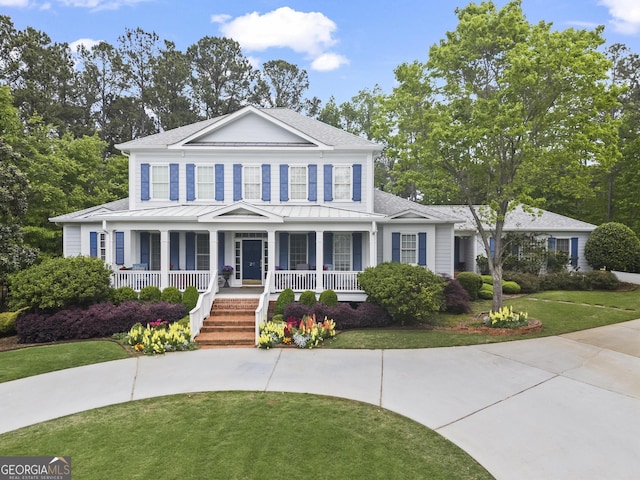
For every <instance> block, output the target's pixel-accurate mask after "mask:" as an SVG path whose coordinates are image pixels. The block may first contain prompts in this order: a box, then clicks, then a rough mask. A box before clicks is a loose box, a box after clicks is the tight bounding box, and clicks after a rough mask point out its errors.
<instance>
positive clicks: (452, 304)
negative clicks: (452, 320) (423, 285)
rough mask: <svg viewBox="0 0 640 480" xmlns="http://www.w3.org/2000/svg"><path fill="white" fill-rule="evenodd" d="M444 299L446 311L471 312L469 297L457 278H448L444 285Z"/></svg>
mask: <svg viewBox="0 0 640 480" xmlns="http://www.w3.org/2000/svg"><path fill="white" fill-rule="evenodd" d="M444 300H445V305H446V308H447V312H451V313H471V312H472V309H471V303H470V301H471V297H470V296H469V292H467V290H466V289H465V288H464V287H463V286H462V285H461V284H460V282H459V281H458V280H454V279H452V280H448V281H447V284H446V285H445V287H444Z"/></svg>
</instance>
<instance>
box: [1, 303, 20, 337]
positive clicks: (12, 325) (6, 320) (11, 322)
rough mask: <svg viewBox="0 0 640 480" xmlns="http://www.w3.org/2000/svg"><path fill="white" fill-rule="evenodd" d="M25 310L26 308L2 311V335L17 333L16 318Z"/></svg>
mask: <svg viewBox="0 0 640 480" xmlns="http://www.w3.org/2000/svg"><path fill="white" fill-rule="evenodd" d="M23 311H24V309H23V310H18V311H17V312H2V313H0V337H6V336H9V335H13V334H14V333H16V319H17V318H18V315H19V314H20V313H21V312H23Z"/></svg>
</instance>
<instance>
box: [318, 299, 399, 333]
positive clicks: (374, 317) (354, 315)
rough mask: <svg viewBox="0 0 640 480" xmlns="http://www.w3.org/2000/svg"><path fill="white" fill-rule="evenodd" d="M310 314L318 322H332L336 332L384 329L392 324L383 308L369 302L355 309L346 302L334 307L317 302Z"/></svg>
mask: <svg viewBox="0 0 640 480" xmlns="http://www.w3.org/2000/svg"><path fill="white" fill-rule="evenodd" d="M311 313H312V314H315V316H316V318H317V319H319V320H324V319H325V318H328V319H331V320H333V321H334V322H335V324H336V329H338V330H348V329H353V328H375V327H386V326H389V325H391V323H392V320H391V316H390V315H389V313H388V312H387V311H386V310H385V309H384V308H383V307H381V306H380V305H375V304H373V303H369V302H363V303H360V304H359V305H358V306H357V308H353V307H352V306H351V305H350V304H349V303H346V302H341V303H338V305H336V306H335V307H330V306H327V305H325V304H323V303H320V302H318V303H316V304H315V305H314V306H313V308H312V309H311Z"/></svg>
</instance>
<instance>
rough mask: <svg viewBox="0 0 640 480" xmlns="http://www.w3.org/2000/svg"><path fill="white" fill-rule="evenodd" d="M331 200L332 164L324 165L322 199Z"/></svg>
mask: <svg viewBox="0 0 640 480" xmlns="http://www.w3.org/2000/svg"><path fill="white" fill-rule="evenodd" d="M332 200H333V165H325V166H324V201H325V202H330V201H332Z"/></svg>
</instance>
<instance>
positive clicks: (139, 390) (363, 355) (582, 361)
mask: <svg viewBox="0 0 640 480" xmlns="http://www.w3.org/2000/svg"><path fill="white" fill-rule="evenodd" d="M310 372H313V374H312V375H310V374H309V373H310ZM221 390H258V391H276V392H304V393H313V394H319V395H330V396H338V397H344V398H349V399H353V400H359V401H362V402H367V403H370V404H374V405H379V406H381V407H383V408H386V409H389V410H393V411H395V412H397V413H399V414H401V415H404V416H407V417H409V418H412V419H414V420H416V421H417V422H420V423H422V424H423V425H426V426H427V427H429V428H432V429H434V430H436V431H437V432H439V433H440V434H441V435H443V436H444V437H446V438H448V439H449V440H451V441H453V442H454V443H456V444H457V445H459V446H460V447H461V448H463V449H464V450H466V451H467V452H468V453H469V454H470V455H472V456H473V457H474V458H475V459H476V460H478V462H480V463H481V464H482V465H483V466H484V467H485V468H487V470H489V472H491V473H492V474H493V475H494V476H495V477H496V478H497V479H508V480H512V479H516V478H517V479H519V480H524V479H544V480H551V479H562V480H567V479H580V480H588V479H594V480H596V479H597V480H602V479H604V478H606V479H618V480H620V479H637V478H638V476H639V475H640V473H639V472H640V320H635V321H631V322H626V323H621V324H617V325H611V326H607V327H602V328H597V329H593V330H587V331H582V332H576V333H572V334H567V335H562V336H559V337H547V338H540V339H533V340H521V341H514V342H506V343H499V344H492V345H482V346H472V347H453V348H434V349H423V350H311V351H308V350H304V351H302V350H296V349H275V350H269V351H264V350H257V349H222V350H199V351H195V352H184V353H172V354H169V355H165V356H160V357H138V358H131V359H126V360H119V361H114V362H107V363H101V364H96V365H90V366H86V367H79V368H73V369H69V370H63V371H59V372H53V373H48V374H44V375H38V376H35V377H30V378H25V379H21V380H16V381H12V382H7V383H3V384H0V399H1V400H0V433H4V432H7V431H10V430H14V429H17V428H20V427H23V426H26V425H31V424H34V423H38V422H42V421H44V420H49V419H52V418H57V417H60V416H63V415H69V414H71V413H75V412H79V411H83V410H88V409H92V408H97V407H102V406H105V405H111V404H115V403H121V402H127V401H131V400H138V399H142V398H149V397H157V396H161V395H171V394H176V393H187V392H200V391H221ZM454 475H455V474H454Z"/></svg>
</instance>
